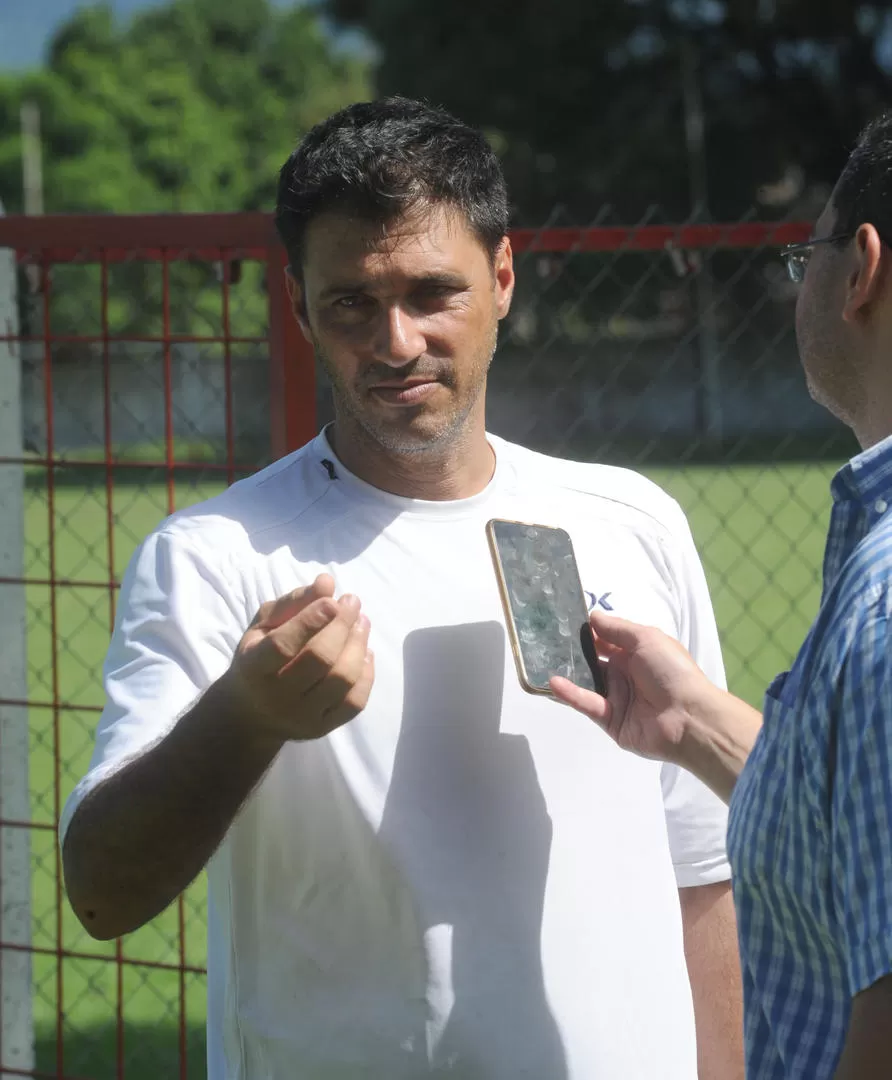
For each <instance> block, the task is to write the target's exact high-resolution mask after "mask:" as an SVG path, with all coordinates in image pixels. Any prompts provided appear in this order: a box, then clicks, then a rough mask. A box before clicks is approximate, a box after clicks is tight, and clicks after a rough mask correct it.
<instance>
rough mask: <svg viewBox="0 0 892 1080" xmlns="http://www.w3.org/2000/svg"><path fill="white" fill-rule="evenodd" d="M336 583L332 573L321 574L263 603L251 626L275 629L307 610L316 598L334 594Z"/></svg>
mask: <svg viewBox="0 0 892 1080" xmlns="http://www.w3.org/2000/svg"><path fill="white" fill-rule="evenodd" d="M334 590H335V583H334V578H333V577H332V576H331V575H330V574H320V575H319V576H318V577H317V578H316V580H315V581H314V582H313V584H312V585H303V586H301V588H299V589H293V590H292V591H291V592H290V593H286V594H285V595H284V596H280V597H279V598H278V599H277V600H270V601H268V602H267V603H266V604H262V605H261V607H260V610H259V611H258V612H257V614H256V615H255V616H254V621H253V622H252V623H251V626H252V627H253V628H255V629H258V630H275V629H277V628H278V627H280V626H282V625H283V624H284V623H286V622H288V620H289V619H293V618H294V617H295V615H299V614H300V613H301V612H302V611H304V610H306V608H308V607H309V606H310V604H312V603H313V602H314V601H316V600H322V599H325V598H327V597H332V596H334Z"/></svg>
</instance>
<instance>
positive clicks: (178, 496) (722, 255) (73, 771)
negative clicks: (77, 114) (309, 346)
mask: <svg viewBox="0 0 892 1080" xmlns="http://www.w3.org/2000/svg"><path fill="white" fill-rule="evenodd" d="M238 217H239V216H238V215H233V216H232V222H230V224H231V228H230V227H229V226H227V228H228V229H229V233H231V234H232V235H231V240H232V242H231V243H228V242H227V243H225V244H224V243H221V241H220V238H219V231H220V230H219V225H220V223H219V220H217V221H216V222H211V221H208V220H205V221H204V222H201V221H195V220H190V219H183V220H181V221H174V222H168V224H167V228H168V233H169V234H170V235H169V237H168V239H167V240H159V239H157V236H158V235H159V233H158V230H159V228H160V227H159V225H158V223H157V221H156V222H154V223H151V222H150V223H148V224H147V223H145V222H142V223H140V222H139V219H121V220H119V221H118V222H117V224H116V225H115V228H114V231H113V232H111V233H110V232H109V231H108V226H107V225H104V226H102V228H103V229H105V230H106V231H105V233H101V230H100V227H99V226H97V225H93V224H91V223H90V221H89V220H86V219H84V220H82V221H80V223H79V224H77V227H74V226H71V224H70V223H69V227H68V232H67V233H66V236H67V239H65V238H62V239H60V238H59V236H58V235H57V234H56V233H55V232H54V231H53V230H52V229H51V228H50V227H49V226H47V227H46V230H45V232H44V233H43V235H44V236H45V240H43V241H42V242H40V243H35V242H34V240H33V229H32V230H31V231H28V232H18V233H16V232H15V230H11V229H10V226H11V224H12V223H11V222H7V223H6V224H5V225H4V224H3V223H2V222H0V247H10V248H15V249H16V250H17V257H18V262H19V273H18V283H19V289H20V297H19V304H18V311H19V315H20V325H19V327H18V329H17V330H15V331H14V330H13V329H11V328H10V327H7V328H6V329H5V330H4V332H3V335H0V340H2V341H3V342H5V343H6V345H7V346H8V350H9V354H10V356H12V357H14V358H15V361H16V363H17V365H18V368H19V370H20V373H21V425H22V432H23V436H22V443H23V445H22V448H21V450H20V451H18V452H16V453H14V454H11V455H8V456H6V457H5V458H3V459H2V460H0V468H3V469H6V470H7V472H9V471H10V470H16V472H15V475H16V476H18V477H20V479H21V491H22V497H23V510H24V539H23V544H24V546H23V549H22V551H23V560H22V566H23V568H22V570H21V572H20V573H16V574H10V575H7V576H5V577H0V601H2V598H3V597H4V596H6V597H9V598H12V597H13V596H14V593H13V590H16V589H17V590H20V591H21V590H23V591H24V602H25V610H26V643H27V675H26V679H25V684H24V685H25V694H24V697H23V698H22V697H18V696H9V695H8V694H7V695H6V696H5V697H3V695H4V690H3V689H2V688H0V697H2V698H3V700H0V706H5V707H7V709H16V708H18V709H22V710H27V731H28V759H29V760H28V769H29V772H28V789H29V801H30V809H29V812H28V813H27V814H26V815H25V818H24V819H23V818H22V817H21V816H19V815H17V814H12V813H10V812H9V810H8V807H7V804H6V803H4V802H3V793H2V792H0V827H2V830H3V833H4V845H5V838H6V837H7V835H9V836H11V835H13V834H15V835H16V836H18V837H21V836H22V835H23V834H24V835H25V836H26V837H27V841H28V847H29V856H28V857H29V859H30V884H29V886H28V888H29V897H30V937H29V940H27V942H25V943H23V942H22V941H20V940H13V938H12V935H10V934H8V933H7V929H8V927H7V924H6V922H4V924H3V926H2V927H0V950H2V951H3V952H5V953H6V954H9V955H12V954H13V953H16V954H18V953H22V952H24V953H27V955H28V956H29V958H30V963H31V986H32V1005H33V1018H34V1029H35V1035H36V1057H35V1059H34V1060H33V1061H30V1060H28V1061H25V1063H24V1064H22V1062H21V1061H14V1060H13V1059H12V1058H11V1057H10V1058H5V1057H3V1053H4V1051H3V1047H0V1075H10V1076H38V1077H39V1076H44V1077H49V1076H53V1077H68V1078H75V1077H78V1078H81V1080H112V1078H115V1080H121V1078H126V1080H144V1078H145V1080H148V1078H149V1077H152V1078H155V1077H159V1076H164V1077H167V1076H179V1077H181V1078H196V1077H200V1076H203V1075H204V1068H205V1063H204V1016H205V986H204V977H203V975H204V964H205V940H204V939H205V920H206V910H205V900H204V885H203V882H198V883H196V885H194V886H193V887H192V888H191V889H190V890H189V891H188V893H187V894H186V895H185V896H184V897H183V898H182V899H181V901H180V902H179V903H178V904H176V905H174V907H173V908H171V909H170V910H169V911H167V912H165V913H164V914H163V915H162V916H161V917H160V918H158V919H156V920H155V921H154V922H153V923H152V924H150V925H149V926H147V927H145V928H144V929H143V930H141V931H139V932H138V933H136V934H133V935H132V936H130V937H129V938H127V940H126V941H124V942H114V943H105V944H102V943H97V942H95V941H93V940H91V939H90V938H89V937H88V936H87V935H86V934H85V933H84V931H83V930H82V929H81V928H80V926H79V924H78V923H77V921H76V919H75V918H74V915H73V913H72V912H71V911H70V910H69V908H68V907H67V904H66V902H65V900H64V897H63V894H62V883H61V875H60V857H59V851H58V845H57V842H56V827H57V823H58V816H59V811H60V808H61V805H62V803H63V802H64V799H65V797H66V796H67V794H68V792H69V791H70V790H71V788H72V787H73V785H74V784H75V783H76V781H77V780H78V779H79V778H80V776H81V775H82V773H83V771H84V769H85V767H86V764H87V761H88V759H89V755H90V752H91V749H92V740H93V730H94V727H95V724H96V721H97V718H98V713H99V711H100V709H101V705H102V687H101V681H100V672H101V667H102V660H103V656H104V653H105V649H106V646H107V642H108V636H109V630H110V626H111V623H112V621H113V618H114V609H115V599H116V593H117V589H118V587H119V583H120V580H121V576H122V573H123V570H124V568H125V566H126V563H127V561H128V559H129V557H130V555H131V554H132V552H133V550H134V548H135V546H136V544H137V543H138V542H139V541H140V540H141V539H142V538H143V537H144V536H145V535H146V533H147V532H148V531H149V530H151V529H152V528H153V527H154V526H155V525H156V524H157V523H158V522H159V521H160V520H161V519H162V518H163V517H164V516H165V515H166V514H167V513H169V512H171V511H172V510H174V509H178V508H180V507H183V506H186V505H189V504H191V503H194V502H196V501H198V500H199V499H202V498H205V497H207V496H209V495H211V494H213V493H214V492H216V491H219V490H221V488H222V487H223V486H224V485H226V484H227V483H229V482H231V481H232V480H234V479H236V478H237V477H239V476H242V475H245V474H247V473H249V472H251V471H253V470H254V469H256V468H257V467H259V466H261V465H263V464H264V463H265V462H267V461H269V460H271V458H272V457H274V456H276V455H277V454H278V453H280V452H281V451H282V450H284V449H286V448H287V447H289V446H294V445H298V444H299V443H300V442H302V441H304V440H305V439H306V438H309V437H310V436H311V435H312V434H313V433H314V432H315V430H316V425H317V422H318V423H321V422H323V421H324V420H325V419H326V417H327V415H328V414H329V413H330V402H329V400H328V398H327V394H326V388H325V386H324V383H320V384H319V387H318V391H317V390H316V389H314V384H313V381H312V378H310V377H308V376H307V372H308V371H310V372H311V370H312V365H311V364H310V362H309V360H308V357H307V354H306V350H305V349H304V350H303V352H302V353H301V356H300V357H298V356H296V353H297V352H298V351H299V349H300V346H299V339H298V338H297V337H296V335H295V333H294V329H293V324H292V322H291V319H290V316H289V315H288V313H287V304H286V301H285V297H284V289H283V281H282V267H283V262H282V257H281V255H280V253H279V252H278V249H277V248H276V247H275V245H274V243H273V241H272V238H271V235H270V232H269V225H268V222H267V221H266V220H265V219H262V220H260V219H259V216H255V217H253V218H252V220H251V222H248V223H245V222H242V223H241V224H240V223H239V222H236V221H235V219H236V218H238ZM242 226H243V227H242ZM161 231H162V232H163V230H161ZM807 234H808V226H805V225H800V224H796V223H787V224H783V225H765V224H759V223H755V222H743V223H740V224H735V225H703V224H691V225H687V226H681V227H678V226H674V225H668V224H665V223H663V222H661V221H660V219H659V214H658V212H656V211H654V212H652V213H651V214H649V215H648V218H647V220H646V221H644V222H642V223H640V224H639V225H637V226H635V227H628V226H626V225H623V224H622V223H618V222H615V221H612V220H611V218H610V214H609V212H606V211H605V212H604V213H602V214H601V215H599V216H598V218H597V220H596V221H595V222H594V223H593V224H591V225H588V226H586V227H584V228H580V227H578V223H571V222H568V221H566V220H564V219H563V218H562V216H561V214H560V213H556V214H555V215H554V216H553V218H552V220H550V221H549V222H548V223H547V225H546V227H544V228H542V229H538V230H533V229H518V230H516V231H515V233H514V234H513V243H514V247H515V251H516V253H517V271H518V284H517V292H516V298H515V302H514V307H513V310H512V313H511V316H510V317H509V319H508V320H507V322H506V324H505V326H504V328H503V332H502V339H501V344H500V349H499V352H498V355H497V359H496V362H495V365H494V367H493V370H492V375H491V382H490V396H489V417H490V428H491V430H493V431H495V432H497V433H498V434H500V435H502V436H505V437H507V438H510V439H514V440H517V441H520V442H524V443H526V444H528V445H531V446H533V447H535V448H537V449H540V450H543V451H546V452H549V453H554V454H557V455H560V456H566V457H574V458H577V459H582V460H599V461H607V462H611V463H619V464H627V465H628V464H630V465H633V466H634V467H636V468H639V469H640V470H642V471H644V472H645V473H647V474H648V475H650V476H651V477H652V478H654V479H656V480H657V481H658V482H659V483H661V484H662V485H663V486H664V487H666V488H667V489H668V490H669V491H670V492H671V493H672V494H673V495H675V496H676V497H677V498H678V499H679V501H680V502H681V504H682V505H683V507H684V508H685V510H686V511H687V513H688V515H689V518H690V521H691V525H692V528H693V532H694V536H695V539H696V541H697V543H698V547H699V549H700V552H701V555H702V557H703V561H704V564H705V567H706V571H707V576H708V579H709V583H710V587H711V590H712V596H713V601H714V603H715V607H716V613H717V617H718V622H719V627H720V632H721V636H722V642H723V646H724V650H725V658H726V664H727V668H728V675H729V682H730V685H731V687H732V689H734V690H735V691H736V692H738V693H739V694H741V695H742V696H744V697H746V698H748V699H749V700H750V701H752V702H754V703H757V702H758V701H759V699H760V695H761V691H762V689H763V688H764V686H765V685H766V684H767V682H768V680H769V679H770V678H771V677H772V676H773V675H774V674H775V673H776V672H777V671H778V670H780V669H781V668H783V666H784V665H785V664H786V663H787V662H788V660H789V658H790V656H791V653H792V651H793V649H794V648H795V646H796V645H797V643H798V642H799V640H801V637H802V636H803V634H804V632H805V629H806V628H807V625H808V623H809V621H810V619H811V617H812V615H813V614H814V611H815V609H816V605H817V597H818V590H819V575H820V563H821V555H822V545H823V534H824V530H825V526H826V517H827V512H828V495H827V483H828V480H829V477H830V475H831V473H832V472H833V470H834V469H835V468H836V467H837V466H838V464H839V463H840V462H841V460H842V459H843V458H844V457H845V456H846V455H847V454H848V453H849V452H850V451H851V450H852V447H851V446H850V444H849V440H848V436H847V434H846V433H845V432H844V431H842V430H841V429H840V428H839V426H838V425H836V423H835V422H833V421H832V420H830V419H829V417H828V416H827V415H826V414H825V413H824V412H822V411H821V410H819V409H818V408H817V407H816V406H814V405H813V404H812V403H811V402H810V400H809V398H808V396H807V393H806V391H805V387H804V382H803V379H802V376H801V374H800V372H799V366H798V361H797V359H796V353H795V342H794V336H793V305H794V295H793V292H792V288H791V286H790V285H789V284H788V282H787V281H786V278H785V277H784V274H783V270H782V267H781V266H780V263H779V260H778V248H779V246H780V245H781V244H783V243H785V242H790V241H794V240H798V239H801V238H803V237H805V236H806V235H807ZM215 235H216V237H217V239H216V240H215ZM25 237H27V238H28V239H25ZM177 237H181V238H182V244H178V243H177V239H176V238H177ZM0 330H3V328H2V327H0ZM301 364H302V367H303V369H304V370H303V374H300V370H301ZM15 595H18V594H15ZM4 850H5V846H4ZM0 888H2V889H8V888H10V884H9V882H8V881H7V879H6V878H3V877H0ZM6 910H7V905H6V902H5V901H4V904H3V911H4V913H5V912H6ZM22 1060H23V1061H24V1059H22Z"/></svg>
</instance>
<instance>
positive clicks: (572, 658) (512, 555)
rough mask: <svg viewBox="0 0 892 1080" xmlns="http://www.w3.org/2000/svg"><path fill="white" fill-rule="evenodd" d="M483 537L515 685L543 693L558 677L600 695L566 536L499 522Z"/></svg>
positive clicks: (598, 675)
mask: <svg viewBox="0 0 892 1080" xmlns="http://www.w3.org/2000/svg"><path fill="white" fill-rule="evenodd" d="M487 533H488V536H489V542H490V547H491V548H492V553H493V559H494V562H495V565H496V573H497V575H498V577H499V583H500V588H501V593H502V602H503V605H504V607H505V616H506V618H507V620H508V622H509V627H510V630H511V637H512V646H513V649H514V655H515V660H516V661H517V667H518V674H519V676H520V680H521V683H523V684H524V685H525V688H526V689H528V690H532V691H534V692H537V693H548V692H549V691H548V681H549V679H550V678H551V677H552V676H553V675H562V676H563V677H564V678H566V679H570V680H571V681H572V682H574V683H576V684H577V685H578V686H582V687H584V688H585V689H587V690H596V691H597V692H598V693H599V694H605V693H606V686H605V683H604V676H603V673H602V671H601V668H600V666H599V664H598V660H597V656H596V654H595V647H594V640H593V638H592V633H591V629H590V627H589V621H588V607H587V605H586V602H585V594H584V592H583V590H582V583H581V581H580V579H579V570H578V569H577V566H576V558H575V556H574V554H573V545H572V543H571V541H570V536H569V534H568V533H567V532H565V531H564V530H563V529H557V528H550V527H547V526H543V525H528V524H524V523H523V522H515V521H503V520H493V521H490V522H489V523H488V525H487Z"/></svg>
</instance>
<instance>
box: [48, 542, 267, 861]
mask: <svg viewBox="0 0 892 1080" xmlns="http://www.w3.org/2000/svg"><path fill="white" fill-rule="evenodd" d="M246 622H247V620H246V618H245V614H244V611H239V605H238V603H237V602H234V600H233V598H232V590H231V588H230V587H228V585H227V583H226V582H225V581H224V580H223V578H222V576H221V574H220V573H219V572H218V571H217V570H215V569H214V568H213V567H212V566H211V565H210V564H209V561H208V560H207V559H205V558H203V557H202V556H201V554H200V553H199V552H198V551H197V550H194V549H193V548H192V546H191V545H190V544H189V543H188V542H186V541H185V540H184V538H183V537H181V536H178V535H176V534H175V533H172V532H170V531H166V530H164V529H163V528H162V529H161V530H159V531H158V532H155V533H153V534H152V535H151V536H149V538H148V539H147V540H146V541H144V543H143V544H142V545H141V546H140V548H139V549H138V550H137V552H136V554H135V555H134V556H133V558H132V560H131V561H130V564H129V566H128V568H127V572H126V573H125V575H124V580H123V582H122V584H121V592H120V596H119V601H118V606H117V613H116V619H115V626H114V631H113V634H112V640H111V644H110V646H109V650H108V653H107V655H106V660H105V664H104V667H103V681H104V688H105V706H104V708H103V711H102V715H101V716H100V719H99V724H98V727H97V730H96V739H95V746H94V750H93V756H92V760H91V762H90V766H89V769H88V771H87V773H86V775H85V776H84V777H83V779H82V780H81V781H80V783H79V784H78V785H77V786H76V787H75V789H74V791H73V792H72V793H71V795H70V797H69V798H68V800H67V801H66V803H65V806H64V809H63V812H62V818H61V821H60V824H59V832H60V838H61V839H62V840H64V838H65V833H66V832H67V830H68V827H69V825H70V824H71V819H72V818H73V816H74V813H75V811H76V810H77V807H78V806H79V805H80V804H81V802H82V801H83V800H84V798H85V797H86V796H87V794H88V793H89V792H90V791H92V790H93V789H94V788H95V787H97V785H99V784H100V783H101V782H102V781H103V780H105V779H106V778H107V777H109V776H110V775H112V774H113V773H114V772H116V771H117V770H118V769H120V768H121V767H122V766H123V765H125V764H126V763H127V762H128V761H130V760H132V759H133V758H135V757H138V756H139V755H140V754H141V753H143V752H145V751H146V750H147V749H148V748H149V747H151V746H152V745H154V744H155V743H157V742H158V741H160V740H161V739H162V738H163V737H164V736H165V735H166V734H167V733H168V732H169V731H170V730H171V729H172V728H173V726H174V725H175V723H176V721H177V719H178V717H179V716H181V715H182V714H183V712H185V711H186V710H187V709H188V707H189V706H190V705H191V704H192V703H193V702H194V701H195V700H196V699H197V698H198V697H199V696H200V695H201V694H202V693H203V692H204V690H206V689H207V687H208V686H210V684H211V683H212V682H214V681H215V680H216V679H217V678H219V677H220V675H222V674H223V672H224V671H225V670H226V669H227V667H228V666H229V663H230V660H231V658H232V656H233V653H234V651H235V648H236V646H237V644H238V642H239V640H240V639H241V635H242V633H243V632H244V626H245V625H246Z"/></svg>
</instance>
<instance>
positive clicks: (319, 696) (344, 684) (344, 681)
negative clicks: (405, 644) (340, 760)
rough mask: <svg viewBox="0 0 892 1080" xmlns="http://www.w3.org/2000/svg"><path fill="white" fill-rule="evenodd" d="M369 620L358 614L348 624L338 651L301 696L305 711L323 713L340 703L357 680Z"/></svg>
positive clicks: (359, 673)
mask: <svg viewBox="0 0 892 1080" xmlns="http://www.w3.org/2000/svg"><path fill="white" fill-rule="evenodd" d="M369 629H370V623H369V620H368V619H367V618H366V617H365V615H360V616H359V617H358V618H357V620H356V622H355V623H354V624H353V625H352V626H351V627H350V630H349V632H348V634H347V638H346V641H345V643H344V647H343V649H342V650H341V655H340V656H339V657H338V658H337V660H336V661H335V663H334V664H333V665H332V666H331V667H330V668H329V669H328V671H326V672H325V674H324V675H323V676H322V678H321V679H320V680H319V681H318V682H317V683H316V684H315V686H313V687H312V689H311V690H309V691H308V693H307V694H306V695H305V697H304V699H303V704H304V707H305V708H306V710H307V712H308V713H318V714H319V715H320V716H321V715H322V714H323V713H326V712H328V711H330V710H331V709H334V708H337V707H338V706H339V705H341V704H342V703H343V701H344V700H345V699H346V698H347V696H348V695H349V694H350V692H351V691H352V690H353V688H354V686H355V685H356V684H357V683H358V682H359V681H360V679H361V678H362V676H363V671H364V669H365V662H366V654H367V652H368V647H369Z"/></svg>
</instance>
